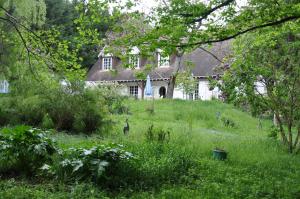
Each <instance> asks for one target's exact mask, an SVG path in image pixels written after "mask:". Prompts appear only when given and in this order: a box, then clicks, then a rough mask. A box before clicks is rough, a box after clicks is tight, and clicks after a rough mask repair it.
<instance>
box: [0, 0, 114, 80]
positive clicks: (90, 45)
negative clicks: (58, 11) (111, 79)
mask: <svg viewBox="0 0 300 199" xmlns="http://www.w3.org/2000/svg"><path fill="white" fill-rule="evenodd" d="M32 1H33V2H40V1H36V0H32ZM62 1H63V0H62ZM2 2H3V3H2ZM7 2H8V3H7ZM57 2H61V1H57ZM47 3H48V5H51V6H52V7H51V6H50V8H49V9H50V10H55V9H54V8H53V6H54V5H52V4H51V3H49V1H47ZM20 4H21V5H23V4H24V5H26V6H28V5H30V4H29V1H26V2H22V3H20ZM61 4H62V5H66V6H65V7H63V8H62V9H66V12H63V14H62V15H64V14H65V13H68V12H69V13H70V12H72V13H73V14H70V17H66V18H71V19H72V17H73V15H74V12H76V13H75V15H76V14H77V17H76V18H74V20H73V24H72V26H70V20H65V21H60V20H61V17H60V16H59V15H58V16H57V17H58V20H57V21H55V20H54V18H55V17H54V16H51V17H52V18H51V19H49V20H47V23H48V24H47V25H45V26H44V28H45V29H41V28H36V27H37V26H36V25H35V24H38V23H37V22H38V19H36V21H34V22H35V24H33V25H35V26H33V25H30V24H28V23H25V22H27V20H25V22H24V21H23V20H21V19H23V18H25V17H23V16H19V15H17V14H16V15H14V13H13V12H12V13H11V12H10V9H9V6H10V7H12V8H14V7H15V6H14V1H8V0H6V1H4V0H2V1H1V4H0V10H1V13H0V20H1V22H2V23H3V24H4V25H5V26H7V27H8V28H10V29H11V30H12V31H13V32H14V33H15V34H14V35H15V37H16V40H10V42H11V45H12V46H14V47H16V48H17V49H21V50H20V52H21V53H20V54H21V55H22V57H23V58H24V57H25V56H24V52H25V55H27V56H26V57H27V62H28V63H27V64H28V65H27V64H26V63H25V64H26V65H27V66H29V68H31V69H33V68H34V67H36V66H43V67H47V68H48V69H50V72H52V73H53V72H54V73H59V74H60V75H61V76H62V77H64V76H67V77H68V78H73V79H78V78H84V77H85V73H86V66H87V67H89V66H90V65H91V63H93V62H94V60H95V58H96V57H97V47H98V46H99V45H101V43H102V40H103V37H104V32H105V31H106V30H107V26H106V25H107V24H108V23H109V22H110V23H112V22H113V20H114V17H115V16H114V13H115V12H113V14H109V12H108V9H109V1H106V0H103V1H97V0H90V1H87V2H84V1H81V2H78V1H73V2H72V3H71V2H69V1H63V3H61ZM16 5H18V4H17V3H16ZM43 5H44V4H43ZM66 7H68V9H67V8H66ZM69 7H71V9H70V8H69ZM20 10H22V9H20ZM25 10H26V9H25ZM35 10H38V9H35ZM68 10H71V11H68ZM44 11H45V9H44ZM48 11H49V10H48ZM116 13H117V12H116ZM99 14H100V15H101V17H100V16H99ZM44 16H45V12H44ZM48 16H49V12H48ZM32 18H33V19H35V17H32ZM36 18H41V16H40V15H37V16H36ZM51 23H53V24H51ZM64 23H65V24H64ZM64 26H68V27H69V29H68V31H67V30H66V29H67V28H66V27H64ZM62 27H64V28H62ZM19 46H24V48H19ZM10 55H11V53H10ZM1 61H2V60H1ZM23 62H25V61H24V60H23ZM34 62H35V63H36V64H35V65H34V64H33V63H34ZM83 65H84V66H83ZM12 66H15V64H12ZM7 68H9V69H12V67H7ZM32 71H33V70H32Z"/></svg>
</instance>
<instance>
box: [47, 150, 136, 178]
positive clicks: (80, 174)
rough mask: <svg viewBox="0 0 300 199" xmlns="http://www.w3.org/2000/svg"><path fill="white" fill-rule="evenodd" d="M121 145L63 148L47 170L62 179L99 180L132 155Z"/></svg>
mask: <svg viewBox="0 0 300 199" xmlns="http://www.w3.org/2000/svg"><path fill="white" fill-rule="evenodd" d="M122 148H123V147H122V146H121V145H116V144H111V145H107V146H105V145H100V146H94V147H92V148H87V149H85V148H70V149H67V150H63V151H62V153H61V155H60V156H59V161H58V162H56V164H54V165H53V166H50V168H48V166H46V167H47V170H48V172H50V173H52V175H54V176H55V177H56V178H58V179H62V180H85V181H88V180H94V181H95V182H100V180H101V179H104V178H106V177H109V176H107V175H108V173H107V172H108V170H114V169H117V168H116V166H117V165H118V164H119V163H121V162H123V161H127V160H130V159H133V158H134V156H133V155H132V154H131V153H129V152H127V151H125V150H123V149H122ZM121 164H122V163H121Z"/></svg>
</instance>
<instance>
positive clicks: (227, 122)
mask: <svg viewBox="0 0 300 199" xmlns="http://www.w3.org/2000/svg"><path fill="white" fill-rule="evenodd" d="M221 121H222V122H223V125H224V126H225V127H230V128H235V127H236V126H237V125H236V123H235V122H234V121H233V120H232V119H230V118H227V117H221Z"/></svg>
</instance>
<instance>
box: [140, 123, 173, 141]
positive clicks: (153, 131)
mask: <svg viewBox="0 0 300 199" xmlns="http://www.w3.org/2000/svg"><path fill="white" fill-rule="evenodd" d="M145 136H146V140H147V141H149V142H158V143H164V142H169V140H170V130H169V129H168V130H165V129H161V128H154V126H153V125H151V126H150V127H149V128H148V130H147V132H146V134H145Z"/></svg>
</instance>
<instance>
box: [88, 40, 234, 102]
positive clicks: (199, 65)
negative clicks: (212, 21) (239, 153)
mask: <svg viewBox="0 0 300 199" xmlns="http://www.w3.org/2000/svg"><path fill="white" fill-rule="evenodd" d="M209 51H210V52H212V53H213V54H214V55H215V56H217V57H218V59H219V60H222V59H223V58H224V57H226V56H227V55H229V53H230V41H225V42H219V43H216V44H214V45H213V46H212V47H211V48H209ZM218 59H216V58H215V57H213V56H212V55H211V54H209V53H207V52H205V51H203V50H202V49H196V50H194V51H193V52H191V53H188V54H185V55H184V56H183V59H182V60H183V61H182V66H181V68H182V69H184V68H185V65H187V64H192V65H193V69H192V73H193V77H194V78H196V79H197V81H198V84H197V86H196V88H195V91H194V93H189V94H186V93H185V92H184V90H183V89H181V88H180V87H179V86H178V85H177V86H176V88H175V89H174V95H173V98H175V99H176V98H177V99H193V100H196V99H201V100H210V99H212V98H213V97H215V98H218V96H219V94H220V92H219V90H218V89H214V90H210V89H209V83H208V78H209V77H216V76H219V75H222V74H220V73H218V72H217V71H216V70H215V67H217V66H219V65H220V64H221V63H220V61H219V60H218ZM153 60H154V61H153ZM128 62H129V63H127V64H130V65H131V66H133V68H134V69H128V68H124V67H123V63H122V62H121V59H120V58H118V57H116V56H113V54H110V53H108V54H107V53H105V51H104V50H102V51H101V52H100V54H99V56H98V60H97V62H96V63H95V64H94V66H93V67H92V68H91V69H90V70H89V72H88V76H87V80H86V81H87V83H88V84H90V85H93V84H99V83H100V84H101V83H109V82H113V83H118V84H122V85H124V86H123V89H122V90H121V91H120V93H122V94H124V95H130V96H133V97H136V98H138V99H141V98H143V90H144V87H145V81H146V79H140V78H138V75H137V74H138V73H139V72H141V71H143V70H144V69H145V66H146V65H147V66H149V65H152V66H153V70H151V71H150V72H149V73H147V74H149V75H150V78H151V83H152V88H153V94H154V98H164V97H165V96H166V93H167V88H168V83H169V80H170V77H171V75H172V73H173V72H174V64H175V56H174V55H170V56H163V55H162V53H161V52H160V51H157V52H155V53H153V58H152V59H149V58H148V59H147V58H145V57H143V56H141V55H140V51H139V50H138V49H137V48H134V49H133V50H132V52H131V53H130V57H129V59H128Z"/></svg>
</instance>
